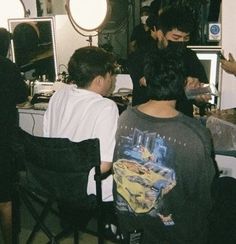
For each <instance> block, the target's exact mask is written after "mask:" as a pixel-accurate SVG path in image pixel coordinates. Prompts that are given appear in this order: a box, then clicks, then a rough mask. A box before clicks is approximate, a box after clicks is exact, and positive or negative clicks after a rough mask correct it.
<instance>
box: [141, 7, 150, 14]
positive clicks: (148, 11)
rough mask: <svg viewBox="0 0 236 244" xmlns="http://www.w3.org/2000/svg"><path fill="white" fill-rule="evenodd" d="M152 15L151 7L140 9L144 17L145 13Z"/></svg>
mask: <svg viewBox="0 0 236 244" xmlns="http://www.w3.org/2000/svg"><path fill="white" fill-rule="evenodd" d="M145 12H146V13H148V14H149V13H150V7H149V6H143V7H142V8H141V9H140V15H142V14H143V13H145Z"/></svg>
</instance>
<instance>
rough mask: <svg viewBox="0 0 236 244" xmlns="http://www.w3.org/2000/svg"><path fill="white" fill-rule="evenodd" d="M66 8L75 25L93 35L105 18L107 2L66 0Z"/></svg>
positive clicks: (105, 0)
mask: <svg viewBox="0 0 236 244" xmlns="http://www.w3.org/2000/svg"><path fill="white" fill-rule="evenodd" d="M66 10H67V12H68V15H69V18H70V20H71V22H72V24H73V25H74V26H75V27H78V28H79V29H80V30H82V32H83V31H85V32H89V34H87V35H94V34H97V33H94V32H97V31H98V30H99V28H100V27H101V26H102V25H103V24H104V22H105V20H106V17H107V13H108V3H107V0H96V1H94V0H68V1H67V4H66ZM92 32H93V33H92ZM85 35H86V34H85Z"/></svg>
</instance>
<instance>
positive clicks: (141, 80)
mask: <svg viewBox="0 0 236 244" xmlns="http://www.w3.org/2000/svg"><path fill="white" fill-rule="evenodd" d="M139 85H140V86H147V82H146V79H145V78H144V76H143V77H142V78H141V79H140V80H139Z"/></svg>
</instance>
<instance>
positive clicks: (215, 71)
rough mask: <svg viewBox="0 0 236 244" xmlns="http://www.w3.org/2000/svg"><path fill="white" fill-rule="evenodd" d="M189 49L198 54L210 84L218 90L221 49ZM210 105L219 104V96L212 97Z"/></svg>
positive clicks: (199, 47) (197, 47) (203, 47)
mask: <svg viewBox="0 0 236 244" xmlns="http://www.w3.org/2000/svg"><path fill="white" fill-rule="evenodd" d="M189 48H191V49H192V50H193V51H195V52H196V54H197V57H198V58H199V60H200V61H201V63H202V65H203V67H204V69H205V71H206V75H207V78H208V81H209V83H210V84H212V85H213V86H214V87H216V88H217V89H218V84H219V77H220V60H219V53H220V52H221V47H215V46H214V47H209V46H196V47H193V46H189ZM209 103H211V104H217V96H212V98H211V100H210V101H209Z"/></svg>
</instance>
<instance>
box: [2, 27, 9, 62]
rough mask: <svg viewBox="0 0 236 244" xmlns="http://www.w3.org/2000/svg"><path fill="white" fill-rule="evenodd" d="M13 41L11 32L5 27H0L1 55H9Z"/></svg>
mask: <svg viewBox="0 0 236 244" xmlns="http://www.w3.org/2000/svg"><path fill="white" fill-rule="evenodd" d="M10 41H11V33H10V32H9V31H8V30H6V29H5V28H0V55H1V56H3V57H6V56H7V52H8V49H9V45H10Z"/></svg>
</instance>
